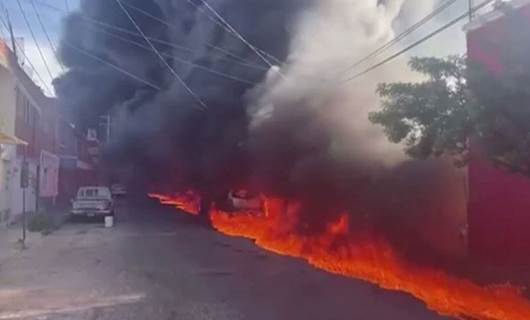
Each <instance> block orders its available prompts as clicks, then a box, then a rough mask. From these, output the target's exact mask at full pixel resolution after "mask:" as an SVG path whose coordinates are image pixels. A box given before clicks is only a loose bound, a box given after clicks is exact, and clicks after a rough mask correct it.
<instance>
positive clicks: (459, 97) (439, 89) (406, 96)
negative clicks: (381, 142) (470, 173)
mask: <svg viewBox="0 0 530 320" xmlns="http://www.w3.org/2000/svg"><path fill="white" fill-rule="evenodd" d="M409 65H410V67H411V69H412V70H414V71H417V72H419V73H421V74H422V75H423V76H424V77H425V80H424V81H422V82H414V83H401V82H399V83H383V84H380V85H379V87H378V89H377V92H378V94H379V95H380V96H381V97H382V99H383V104H382V110H381V111H378V112H373V113H371V114H370V120H371V121H372V122H373V123H376V124H380V125H382V126H383V127H384V130H385V133H386V135H387V136H388V138H389V139H390V141H392V142H394V143H401V142H404V144H405V149H406V152H407V153H408V154H409V155H410V156H412V157H414V158H427V157H430V156H439V155H441V154H443V153H451V154H461V153H462V152H464V151H465V149H466V145H467V143H466V141H467V138H468V136H469V135H470V133H471V131H472V121H471V118H472V116H471V111H472V109H473V108H472V107H471V105H472V104H474V102H473V101H474V99H473V97H472V96H471V94H470V90H469V88H468V82H467V80H466V76H465V72H466V67H465V65H466V63H465V59H464V58H463V57H459V56H453V57H449V58H446V59H438V58H412V59H411V60H410V63H409Z"/></svg>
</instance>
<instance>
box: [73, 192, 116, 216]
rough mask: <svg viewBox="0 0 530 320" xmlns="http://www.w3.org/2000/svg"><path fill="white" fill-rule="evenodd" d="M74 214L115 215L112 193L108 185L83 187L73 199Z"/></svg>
mask: <svg viewBox="0 0 530 320" xmlns="http://www.w3.org/2000/svg"><path fill="white" fill-rule="evenodd" d="M72 215H73V216H84V217H106V216H114V203H113V201H112V194H111V192H110V189H109V188H107V187H81V188H79V191H77V196H76V197H75V199H73V200H72Z"/></svg>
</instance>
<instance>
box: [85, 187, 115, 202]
mask: <svg viewBox="0 0 530 320" xmlns="http://www.w3.org/2000/svg"><path fill="white" fill-rule="evenodd" d="M109 196H110V193H109V191H108V190H107V189H105V188H86V189H80V190H79V192H78V193H77V198H78V199H108V198H109Z"/></svg>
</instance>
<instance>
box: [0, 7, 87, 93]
mask: <svg viewBox="0 0 530 320" xmlns="http://www.w3.org/2000/svg"><path fill="white" fill-rule="evenodd" d="M18 1H20V5H21V6H22V9H23V11H24V13H25V15H26V16H27V18H28V21H29V24H30V26H31V28H32V29H33V32H34V34H35V37H36V40H37V42H38V44H39V46H40V48H41V50H42V52H43V55H44V58H45V60H46V62H47V64H48V67H49V69H50V72H48V70H47V68H46V65H45V63H44V61H43V59H42V58H41V56H40V53H39V51H38V49H37V45H36V44H35V41H33V38H32V36H31V32H30V29H29V28H28V26H27V24H26V22H25V20H24V17H23V15H22V11H21V10H20V7H19V4H18V2H17V0H0V12H1V14H2V17H4V12H3V11H4V10H2V5H3V6H4V7H5V8H7V10H8V12H9V16H10V19H11V23H12V24H13V30H14V34H15V37H16V38H17V39H20V38H22V39H23V40H22V41H20V42H19V46H21V47H23V48H24V52H25V54H26V56H27V57H28V60H29V62H28V61H25V62H24V68H25V69H26V71H27V72H28V74H30V76H31V77H32V78H33V80H34V81H35V82H36V83H37V84H38V85H39V86H41V87H42V88H43V90H44V91H45V93H46V95H48V96H52V95H54V92H53V86H52V85H51V82H52V77H57V76H58V75H60V74H61V73H62V72H63V70H62V68H61V66H60V64H59V62H58V61H57V59H56V58H55V54H54V52H53V50H52V48H51V45H50V43H49V42H48V40H47V38H46V36H45V34H44V32H43V30H42V28H41V25H40V23H39V20H38V18H37V15H36V13H35V10H34V9H33V6H32V5H31V0H18ZM33 1H34V3H35V5H36V8H37V10H38V13H39V15H40V17H41V19H42V22H43V24H44V26H45V29H46V31H47V33H48V34H49V35H50V38H51V40H52V44H53V45H54V46H56V45H57V44H58V43H59V39H60V36H61V28H62V22H63V18H64V17H65V16H66V15H67V13H68V10H70V11H71V10H75V9H76V8H78V6H79V0H33ZM7 36H8V34H7V30H6V29H5V28H4V26H3V24H1V23H0V37H2V38H4V39H5V38H6V37H7ZM31 65H33V66H34V68H35V69H36V71H35V70H34V69H33V68H32V67H31ZM43 82H44V83H43Z"/></svg>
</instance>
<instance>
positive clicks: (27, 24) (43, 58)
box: [17, 0, 54, 82]
mask: <svg viewBox="0 0 530 320" xmlns="http://www.w3.org/2000/svg"><path fill="white" fill-rule="evenodd" d="M17 4H18V7H19V9H20V13H21V14H22V17H23V18H24V21H25V22H26V26H27V27H28V29H29V32H30V34H31V37H32V38H33V42H35V46H36V47H37V51H38V52H39V55H40V57H41V59H42V62H44V67H45V68H46V71H48V75H49V76H50V79H51V80H52V82H53V79H54V76H53V74H52V72H51V69H50V66H49V65H48V61H47V60H46V57H45V56H44V52H43V51H42V48H41V47H40V44H39V41H38V40H37V37H36V36H35V33H34V32H33V28H32V27H31V24H30V23H29V20H28V17H27V16H26V12H25V11H24V8H23V7H22V4H21V3H20V0H17Z"/></svg>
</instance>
